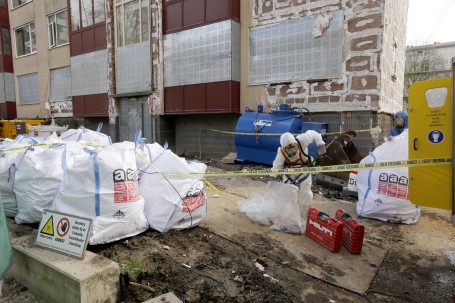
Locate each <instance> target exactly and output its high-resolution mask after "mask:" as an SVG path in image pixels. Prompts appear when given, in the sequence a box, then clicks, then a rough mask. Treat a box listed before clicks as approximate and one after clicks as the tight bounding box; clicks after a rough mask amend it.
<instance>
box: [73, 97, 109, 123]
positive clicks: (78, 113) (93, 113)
mask: <svg viewBox="0 0 455 303" xmlns="http://www.w3.org/2000/svg"><path fill="white" fill-rule="evenodd" d="M73 115H74V117H107V116H108V98H107V94H93V95H85V96H73Z"/></svg>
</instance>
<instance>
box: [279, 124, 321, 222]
mask: <svg viewBox="0 0 455 303" xmlns="http://www.w3.org/2000/svg"><path fill="white" fill-rule="evenodd" d="M296 140H298V141H299V142H300V146H299V150H298V152H297V153H296V154H295V155H293V156H289V155H288V154H287V153H286V151H285V149H284V148H285V147H286V146H288V145H289V144H293V143H297V141H296ZM313 142H314V143H316V145H317V146H318V153H319V154H323V153H325V142H324V140H322V136H321V134H319V133H317V132H315V131H314V130H307V131H306V132H305V133H303V134H300V135H298V136H297V137H294V136H293V135H292V134H291V133H284V134H282V135H281V137H280V144H281V147H279V148H278V150H277V153H276V157H275V160H274V161H273V167H272V170H277V169H282V168H285V167H288V168H298V167H303V166H306V165H307V163H308V161H311V160H312V159H308V157H307V156H306V155H308V145H310V144H311V143H313ZM300 147H301V149H300ZM283 182H284V183H290V184H294V185H296V186H298V187H299V195H298V197H299V206H300V207H299V208H300V214H301V217H302V218H303V219H305V220H306V217H307V215H306V214H307V212H308V209H309V208H310V207H311V205H312V204H313V192H312V191H311V184H312V181H311V175H310V174H301V175H283Z"/></svg>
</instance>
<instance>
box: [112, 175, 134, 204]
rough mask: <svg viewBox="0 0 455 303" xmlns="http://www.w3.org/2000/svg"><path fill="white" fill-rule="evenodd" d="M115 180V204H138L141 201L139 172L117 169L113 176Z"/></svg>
mask: <svg viewBox="0 0 455 303" xmlns="http://www.w3.org/2000/svg"><path fill="white" fill-rule="evenodd" d="M112 177H113V180H114V203H126V202H136V201H138V200H139V191H138V184H137V179H138V178H137V171H136V170H133V169H127V170H126V172H125V171H124V170H123V169H116V170H115V171H114V173H113V174H112Z"/></svg>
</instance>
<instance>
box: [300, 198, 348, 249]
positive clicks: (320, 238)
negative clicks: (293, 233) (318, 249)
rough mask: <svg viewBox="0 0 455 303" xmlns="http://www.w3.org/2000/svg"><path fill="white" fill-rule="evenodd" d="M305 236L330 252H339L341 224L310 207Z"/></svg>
mask: <svg viewBox="0 0 455 303" xmlns="http://www.w3.org/2000/svg"><path fill="white" fill-rule="evenodd" d="M305 233H306V235H307V236H308V237H310V238H311V239H313V240H315V241H316V242H318V243H319V244H321V245H322V246H324V247H325V248H327V249H328V250H330V251H332V252H339V251H340V249H341V239H342V237H343V223H342V222H340V221H338V220H337V219H335V218H334V217H330V216H329V215H327V214H326V213H323V212H320V211H318V210H317V209H316V208H314V207H312V208H310V209H309V210H308V218H307V223H306V231H305Z"/></svg>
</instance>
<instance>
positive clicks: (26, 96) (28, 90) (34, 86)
mask: <svg viewBox="0 0 455 303" xmlns="http://www.w3.org/2000/svg"><path fill="white" fill-rule="evenodd" d="M17 81H18V82H19V103H20V104H21V105H22V104H38V103H40V98H39V86H38V73H32V74H27V75H22V76H18V77H17Z"/></svg>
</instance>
